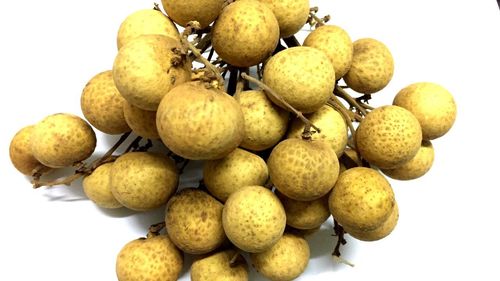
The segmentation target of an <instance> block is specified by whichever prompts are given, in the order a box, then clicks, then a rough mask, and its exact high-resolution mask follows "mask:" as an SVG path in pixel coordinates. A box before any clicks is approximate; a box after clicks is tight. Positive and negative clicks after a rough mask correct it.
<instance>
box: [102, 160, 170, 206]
mask: <svg viewBox="0 0 500 281" xmlns="http://www.w3.org/2000/svg"><path fill="white" fill-rule="evenodd" d="M110 177H111V192H112V193H113V196H115V198H116V200H118V201H119V202H120V203H121V204H122V205H123V206H125V207H127V208H129V209H132V210H136V211H147V210H152V209H155V208H158V207H160V206H161V205H163V204H165V203H167V201H168V199H169V198H170V197H171V196H172V194H174V192H175V190H176V189H177V184H178V181H179V173H178V171H177V167H176V166H175V163H174V161H173V160H172V159H170V158H168V157H167V156H163V155H161V154H157V153H152V152H128V153H125V154H123V155H121V156H120V157H118V159H116V161H115V162H114V164H113V166H112V168H111V175H110Z"/></svg>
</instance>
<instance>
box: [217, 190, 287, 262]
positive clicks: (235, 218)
mask: <svg viewBox="0 0 500 281" xmlns="http://www.w3.org/2000/svg"><path fill="white" fill-rule="evenodd" d="M222 225H223V226H224V231H225V232H226V235H227V237H228V238H229V240H231V242H232V243H233V244H234V245H235V246H236V247H238V248H240V249H242V250H244V251H246V252H250V253H259V252H263V251H265V250H267V249H269V248H270V247H272V246H273V245H274V244H276V243H277V242H278V240H279V239H280V238H281V236H282V235H283V232H284V231H285V226H286V214H285V209H283V205H282V204H281V202H280V200H279V199H278V197H276V195H274V193H272V192H271V191H270V190H269V189H267V188H265V187H262V186H247V187H244V188H242V189H240V190H238V191H236V192H234V193H233V194H231V195H230V196H229V198H228V199H227V201H226V204H225V205H224V210H223V212H222Z"/></svg>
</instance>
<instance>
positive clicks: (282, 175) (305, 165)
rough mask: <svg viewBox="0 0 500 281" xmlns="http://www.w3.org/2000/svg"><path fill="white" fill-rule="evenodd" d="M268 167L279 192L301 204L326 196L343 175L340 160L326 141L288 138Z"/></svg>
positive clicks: (278, 146) (272, 156)
mask: <svg viewBox="0 0 500 281" xmlns="http://www.w3.org/2000/svg"><path fill="white" fill-rule="evenodd" d="M267 165H268V168H269V176H270V177H271V182H272V183H273V184H274V186H275V187H276V188H277V189H278V190H279V192H281V193H283V194H284V195H285V196H287V197H289V198H292V199H295V200H299V201H312V200H315V199H318V198H320V197H322V196H324V195H326V194H327V193H328V192H329V191H330V190H331V189H332V188H333V186H334V185H335V182H336V181H337V177H338V174H339V161H338V158H337V156H336V155H335V152H334V151H333V150H332V149H331V148H330V147H329V145H328V144H327V143H326V142H323V141H314V140H303V139H286V140H284V141H282V142H280V143H279V144H278V145H276V146H275V147H274V148H273V151H272V152H271V155H270V156H269V158H268V160H267Z"/></svg>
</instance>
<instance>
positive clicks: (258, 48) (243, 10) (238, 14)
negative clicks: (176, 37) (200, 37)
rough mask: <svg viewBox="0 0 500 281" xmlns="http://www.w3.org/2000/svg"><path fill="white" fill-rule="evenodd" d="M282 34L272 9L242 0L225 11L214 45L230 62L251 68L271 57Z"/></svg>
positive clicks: (219, 19) (215, 32)
mask: <svg viewBox="0 0 500 281" xmlns="http://www.w3.org/2000/svg"><path fill="white" fill-rule="evenodd" d="M279 32H280V31H279V25H278V21H277V20H276V17H275V16H274V14H273V11H272V10H271V8H269V7H268V6H267V5H263V4H262V3H260V2H259V1H257V0H239V1H236V2H233V3H231V4H229V5H228V6H227V7H226V8H224V10H223V11H222V13H221V14H220V16H219V18H218V19H217V21H216V22H215V25H214V27H213V29H212V45H213V48H214V49H215V51H216V52H217V54H218V55H219V56H220V58H222V59H223V60H224V61H226V62H227V63H229V64H231V65H234V66H238V67H250V66H253V65H256V64H258V63H260V62H263V61H264V60H265V59H266V58H268V57H269V56H271V54H272V53H273V51H274V49H275V48H276V46H277V45H278V40H279Z"/></svg>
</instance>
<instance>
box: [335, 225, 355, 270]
mask: <svg viewBox="0 0 500 281" xmlns="http://www.w3.org/2000/svg"><path fill="white" fill-rule="evenodd" d="M333 223H334V225H333V231H334V234H333V235H334V236H337V238H338V239H337V243H336V244H335V248H334V249H333V253H332V256H333V259H334V260H335V261H336V262H340V263H343V264H347V265H349V266H354V264H352V263H351V262H349V261H347V260H345V259H344V258H342V257H340V256H341V254H340V246H341V245H345V244H346V243H347V241H346V240H345V238H344V234H345V231H344V228H343V227H342V226H341V225H340V224H339V223H338V222H337V220H335V219H334V220H333Z"/></svg>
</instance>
